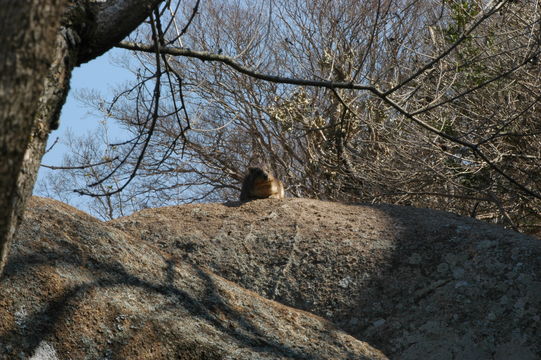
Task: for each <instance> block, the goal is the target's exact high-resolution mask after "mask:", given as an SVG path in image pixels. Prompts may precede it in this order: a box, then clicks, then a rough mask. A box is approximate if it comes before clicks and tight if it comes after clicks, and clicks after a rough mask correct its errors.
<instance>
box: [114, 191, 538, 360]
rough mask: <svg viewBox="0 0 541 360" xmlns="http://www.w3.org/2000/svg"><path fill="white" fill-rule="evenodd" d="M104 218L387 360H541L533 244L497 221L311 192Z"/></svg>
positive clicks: (532, 239) (143, 240)
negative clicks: (305, 314)
mask: <svg viewBox="0 0 541 360" xmlns="http://www.w3.org/2000/svg"><path fill="white" fill-rule="evenodd" d="M227 205H229V206H227ZM111 225H113V226H114V227H117V228H118V229H122V230H123V231H127V232H129V233H131V234H133V235H134V236H138V238H139V240H140V241H141V243H151V244H154V245H156V246H157V247H159V248H161V249H162V250H164V251H165V252H166V253H168V254H171V255H172V256H173V257H175V258H176V259H178V260H179V261H181V262H186V263H191V264H194V265H197V266H204V267H208V268H209V269H210V271H212V272H214V273H216V274H219V275H221V276H223V277H225V278H227V279H228V280H231V281H233V282H235V283H236V284H239V285H241V286H242V287H244V288H247V289H250V290H252V291H255V292H257V293H258V294H260V295H262V296H264V297H265V298H268V299H273V300H276V301H279V302H280V303H282V304H285V305H288V306H291V307H294V308H298V309H303V310H306V311H309V312H311V313H314V314H317V315H319V316H322V317H324V318H326V319H328V320H330V321H332V322H333V323H335V324H337V325H338V326H339V327H341V328H342V329H344V330H346V331H347V332H348V333H350V334H351V335H353V336H355V337H357V338H358V339H362V340H364V341H367V342H369V343H370V344H371V345H373V346H375V347H377V348H378V349H380V350H382V351H383V352H384V353H385V354H386V355H387V356H389V357H390V358H392V359H401V360H408V359H411V360H417V359H425V360H426V359H438V360H440V359H443V360H445V359H472V360H474V359H475V360H484V359H502V360H503V359H511V360H513V359H516V360H530V359H531V360H533V359H541V320H540V316H541V311H540V309H541V241H539V240H538V239H534V238H531V237H528V236H525V235H521V234H518V233H515V232H512V231H507V230H505V229H503V228H500V227H497V226H494V225H490V224H486V223H483V222H481V221H477V220H474V219H470V218H464V217H460V216H457V215H453V214H450V213H445V212H441V211H434V210H428V209H416V208H411V207H400V206H390V205H378V206H369V205H346V204H340V203H332V202H322V201H317V200H309V199H285V200H282V201H281V200H271V199H269V200H259V201H253V202H250V203H246V204H242V205H240V206H239V204H236V203H230V204H226V205H223V204H205V205H188V206H181V207H170V208H161V209H152V210H145V211H142V212H140V213H137V214H134V215H132V216H129V217H126V218H122V219H118V220H115V221H113V222H111Z"/></svg>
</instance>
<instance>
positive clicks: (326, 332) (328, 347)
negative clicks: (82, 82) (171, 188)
mask: <svg viewBox="0 0 541 360" xmlns="http://www.w3.org/2000/svg"><path fill="white" fill-rule="evenodd" d="M170 210H171V211H174V210H173V209H170ZM134 235H135V236H133V235H132V234H130V232H129V231H121V230H118V229H115V228H114V227H113V226H111V225H108V224H106V223H102V222H100V221H98V220H96V219H94V218H92V217H90V216H88V215H86V214H84V213H82V212H79V211H78V210H76V209H74V208H72V207H70V206H67V205H65V204H62V203H59V202H57V201H54V200H48V199H40V198H33V199H32V201H31V202H30V204H29V208H28V209H27V212H26V215H25V220H24V222H23V224H22V226H21V228H20V229H19V233H18V235H17V239H16V241H15V243H14V246H13V249H12V253H11V256H10V261H9V263H8V266H7V268H6V274H5V276H4V277H3V279H2V280H1V282H0V319H1V321H0V359H10V360H11V359H31V360H45V359H46V360H55V359H205V360H207V359H209V360H211V359H386V357H385V356H384V355H383V354H382V353H381V352H380V351H378V350H376V349H374V348H372V347H371V346H369V345H368V344H366V343H364V342H362V341H359V340H357V339H355V338H353V337H352V336H350V335H348V334H346V333H345V332H344V331H341V330H339V329H337V328H336V327H335V326H334V325H333V324H331V323H330V322H329V321H326V320H324V319H322V318H320V317H318V316H315V315H313V314H311V313H308V312H305V311H301V310H296V309H293V308H290V307H287V306H284V305H281V304H279V303H277V302H275V301H271V300H267V299H264V298H263V297H261V296H258V295H257V294H255V293H254V292H252V291H249V290H246V289H244V288H241V287H240V286H238V285H236V284H234V283H232V282H230V281H227V280H225V279H223V278H222V277H220V276H217V275H215V274H213V273H211V272H210V271H208V270H206V269H205V268H203V267H200V266H197V265H195V264H190V263H188V262H183V261H180V260H178V259H176V258H175V257H172V256H169V255H167V254H166V252H164V251H162V250H160V249H159V247H157V246H154V245H152V244H151V243H145V242H142V241H140V239H139V235H140V234H139V232H138V231H136V232H135V234H134Z"/></svg>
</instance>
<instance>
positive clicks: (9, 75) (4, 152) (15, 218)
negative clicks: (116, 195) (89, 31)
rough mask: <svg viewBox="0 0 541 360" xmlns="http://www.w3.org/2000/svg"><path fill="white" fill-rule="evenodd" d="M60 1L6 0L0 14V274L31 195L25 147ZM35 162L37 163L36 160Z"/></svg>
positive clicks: (47, 65)
mask: <svg viewBox="0 0 541 360" xmlns="http://www.w3.org/2000/svg"><path fill="white" fill-rule="evenodd" d="M63 8H64V0H7V1H3V2H2V11H0V74H1V80H0V160H1V161H0V274H1V272H2V269H3V267H4V265H5V263H6V259H7V254H8V252H9V247H10V245H11V240H12V238H13V234H14V232H15V229H16V227H17V224H18V222H19V220H20V218H21V216H22V210H23V209H24V205H25V202H26V199H27V197H28V195H29V191H31V188H32V185H33V181H31V182H29V181H28V180H27V178H28V177H29V176H28V174H27V173H26V171H27V166H25V165H23V162H24V163H25V164H27V163H28V162H29V160H30V158H31V156H33V153H32V152H29V151H27V150H30V149H29V148H28V144H29V143H33V142H34V139H33V136H32V133H31V129H32V127H33V125H34V119H35V118H36V114H37V111H38V107H37V106H36V105H37V104H38V101H39V99H40V95H41V94H42V91H43V88H44V84H45V81H44V80H45V77H46V75H47V71H48V69H49V68H50V65H51V62H52V60H53V54H52V52H51V49H52V48H53V46H54V42H55V38H56V34H57V33H58V27H59V25H60V18H61V15H62V11H63ZM38 161H39V159H38Z"/></svg>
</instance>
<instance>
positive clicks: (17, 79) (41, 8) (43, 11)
mask: <svg viewBox="0 0 541 360" xmlns="http://www.w3.org/2000/svg"><path fill="white" fill-rule="evenodd" d="M160 2H161V0H109V1H106V2H97V1H86V0H70V1H68V5H66V1H65V0H24V1H23V0H8V1H4V2H3V3H2V11H0V74H1V77H0V275H1V274H2V270H3V267H4V265H5V263H6V261H7V256H8V254H9V248H10V246H11V242H12V239H13V236H14V233H15V230H16V229H17V225H18V223H19V222H20V219H21V217H22V215H23V211H24V207H25V204H26V200H27V198H28V197H29V196H30V194H31V193H32V188H33V186H34V182H35V180H36V176H37V171H38V168H39V164H40V161H41V157H42V156H43V153H44V151H45V145H46V143H47V138H48V135H49V133H50V131H51V130H52V129H55V128H56V127H57V122H58V116H59V114H60V109H61V108H62V105H63V104H64V101H65V98H66V95H67V92H68V89H69V80H70V75H71V72H72V70H73V68H74V67H75V66H77V65H80V64H82V63H84V62H87V61H89V60H91V59H93V58H95V57H97V56H99V55H101V54H103V53H104V52H106V51H107V50H108V49H110V48H111V47H113V46H114V45H115V44H116V43H117V42H118V41H120V40H122V39H123V38H124V37H126V36H127V35H128V34H129V33H130V32H131V31H132V30H133V29H135V28H136V27H137V26H138V25H139V24H140V23H141V22H142V21H143V20H144V19H145V17H147V16H148V14H149V13H150V11H151V10H152V9H153V8H154V7H155V6H157V5H158V4H159V3H160Z"/></svg>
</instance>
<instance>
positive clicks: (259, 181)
mask: <svg viewBox="0 0 541 360" xmlns="http://www.w3.org/2000/svg"><path fill="white" fill-rule="evenodd" d="M267 198H271V199H283V198H284V185H283V184H282V182H281V181H280V180H278V179H277V178H275V177H274V176H273V175H272V174H271V173H270V172H268V171H266V170H263V169H261V168H258V167H251V168H249V169H248V174H247V175H246V176H245V177H244V181H243V183H242V189H241V191H240V201H250V200H255V199H267Z"/></svg>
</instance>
